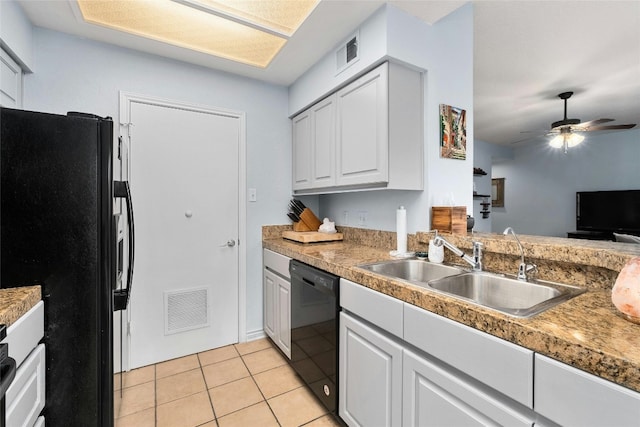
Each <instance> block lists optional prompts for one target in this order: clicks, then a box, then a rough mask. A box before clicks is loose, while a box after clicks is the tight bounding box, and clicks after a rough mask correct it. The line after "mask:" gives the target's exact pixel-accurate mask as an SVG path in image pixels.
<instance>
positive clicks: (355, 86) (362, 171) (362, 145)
mask: <svg viewBox="0 0 640 427" xmlns="http://www.w3.org/2000/svg"><path fill="white" fill-rule="evenodd" d="M388 87H389V81H388V64H387V63H385V64H382V65H381V66H380V67H378V68H376V69H375V70H373V71H371V72H369V73H367V74H365V75H364V76H362V77H361V78H359V79H358V80H356V81H355V82H353V83H351V84H350V85H348V86H346V87H345V88H343V89H341V90H340V91H339V92H338V93H337V107H338V110H337V140H336V149H337V152H336V162H337V168H338V171H337V176H336V182H337V184H338V185H360V184H370V183H376V182H388V181H389V178H388V176H389V174H388V170H389V164H388V158H389V115H388V106H389V93H388Z"/></svg>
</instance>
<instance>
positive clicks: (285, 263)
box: [262, 249, 291, 280]
mask: <svg viewBox="0 0 640 427" xmlns="http://www.w3.org/2000/svg"><path fill="white" fill-rule="evenodd" d="M290 260H291V258H289V257H287V256H284V255H280V254H279V253H276V252H273V251H270V250H269V249H263V251H262V262H263V264H264V266H265V268H268V269H269V270H271V271H273V272H275V273H278V274H279V275H281V276H282V277H285V278H287V279H289V280H291V275H290V274H289V261H290Z"/></svg>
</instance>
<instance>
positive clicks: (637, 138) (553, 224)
mask: <svg viewBox="0 0 640 427" xmlns="http://www.w3.org/2000/svg"><path fill="white" fill-rule="evenodd" d="M513 153H514V157H513V160H511V161H505V162H501V163H497V164H496V163H494V165H493V169H492V173H493V177H494V178H505V195H504V208H493V209H492V214H491V215H492V217H493V219H492V222H493V231H494V232H500V231H502V230H503V229H504V228H506V227H507V226H512V227H513V228H514V229H515V230H516V232H518V233H521V234H534V235H543V236H559V237H566V233H567V232H569V231H573V230H575V228H576V223H575V219H576V214H575V209H576V206H575V196H576V192H577V191H592V190H594V191H595V190H631V189H640V167H639V166H638V161H639V159H640V129H633V130H628V131H621V132H614V133H608V134H597V133H589V134H588V135H587V137H586V138H585V140H584V142H583V143H582V144H580V145H579V146H577V147H574V148H570V149H569V152H568V153H567V154H564V153H563V152H562V150H558V149H552V148H550V147H549V146H548V145H547V144H544V143H541V144H535V145H531V146H524V147H521V148H517V149H514V150H513Z"/></svg>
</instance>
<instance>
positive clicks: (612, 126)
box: [582, 124, 636, 132]
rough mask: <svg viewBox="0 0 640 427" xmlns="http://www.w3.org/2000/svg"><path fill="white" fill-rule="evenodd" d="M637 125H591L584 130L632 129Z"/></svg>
mask: <svg viewBox="0 0 640 427" xmlns="http://www.w3.org/2000/svg"><path fill="white" fill-rule="evenodd" d="M635 126H636V125H635V124H633V125H607V126H591V127H588V128H586V129H582V131H586V132H591V131H594V130H618V129H631V128H633V127H635Z"/></svg>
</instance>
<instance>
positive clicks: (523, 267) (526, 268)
mask: <svg viewBox="0 0 640 427" xmlns="http://www.w3.org/2000/svg"><path fill="white" fill-rule="evenodd" d="M509 233H511V234H513V237H515V238H516V242H518V247H519V248H520V265H519V266H518V280H523V281H525V282H526V281H527V273H529V272H530V271H538V266H536V265H535V264H527V263H526V262H525V261H524V248H523V247H522V243H520V239H518V235H517V234H516V232H515V231H514V230H513V228H512V227H507V228H505V229H504V231H503V232H502V234H504V235H505V236H506V235H507V234H509Z"/></svg>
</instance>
